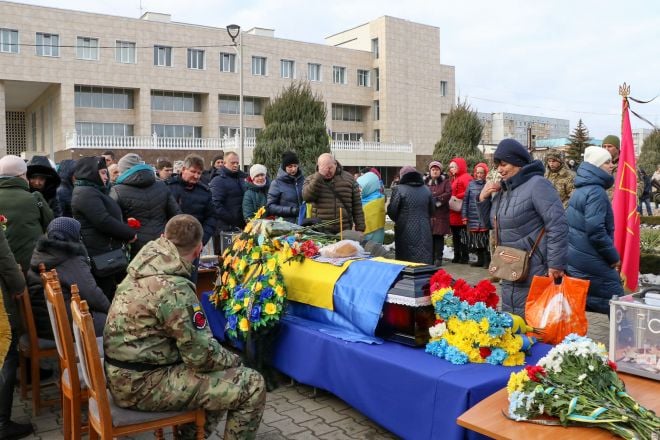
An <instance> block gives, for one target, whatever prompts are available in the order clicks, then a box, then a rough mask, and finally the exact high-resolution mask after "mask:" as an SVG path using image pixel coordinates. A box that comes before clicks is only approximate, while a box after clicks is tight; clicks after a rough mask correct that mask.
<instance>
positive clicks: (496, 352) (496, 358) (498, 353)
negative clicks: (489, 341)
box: [486, 348, 508, 365]
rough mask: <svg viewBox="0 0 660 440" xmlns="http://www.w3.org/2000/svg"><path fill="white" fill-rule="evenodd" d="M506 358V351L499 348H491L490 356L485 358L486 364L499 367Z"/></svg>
mask: <svg viewBox="0 0 660 440" xmlns="http://www.w3.org/2000/svg"><path fill="white" fill-rule="evenodd" d="M507 357H508V355H507V354H506V351H504V350H502V349H501V348H493V349H492V351H491V353H490V356H488V357H487V358H486V362H488V363H489V364H492V365H500V364H501V363H502V362H504V360H505V359H506V358H507Z"/></svg>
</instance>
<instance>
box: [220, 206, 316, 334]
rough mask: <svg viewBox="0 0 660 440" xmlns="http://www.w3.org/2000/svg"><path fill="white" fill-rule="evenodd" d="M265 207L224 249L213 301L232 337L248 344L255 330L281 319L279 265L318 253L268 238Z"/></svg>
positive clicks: (297, 243) (283, 292) (282, 299)
mask: <svg viewBox="0 0 660 440" xmlns="http://www.w3.org/2000/svg"><path fill="white" fill-rule="evenodd" d="M264 213H265V209H264V208H263V207H262V208H261V209H259V210H258V211H257V213H256V214H255V217H254V218H253V219H252V220H250V222H248V224H247V225H246V226H245V228H244V229H243V231H242V232H241V234H240V235H239V236H238V237H237V238H236V239H235V240H234V241H233V243H232V246H231V247H229V248H227V249H225V251H224V253H223V255H222V266H221V268H220V275H219V277H218V280H217V282H216V286H215V289H214V292H213V294H212V295H211V297H210V300H211V302H212V303H213V304H214V305H215V306H216V307H217V308H219V309H222V310H223V312H224V315H225V317H226V318H227V324H226V326H225V333H226V334H227V336H228V337H230V338H231V339H234V340H236V339H240V340H246V339H247V337H248V334H250V333H251V332H255V331H259V332H267V330H268V329H269V328H271V327H273V326H274V325H275V324H277V323H278V322H279V320H280V319H281V317H282V315H283V313H284V310H285V304H286V296H287V295H286V286H285V284H284V278H283V276H282V270H281V265H282V264H284V263H287V262H289V261H291V260H299V259H304V258H305V257H311V256H313V255H316V254H317V253H318V247H317V246H316V245H315V244H314V242H313V241H311V240H308V241H305V242H302V243H301V242H300V241H296V240H295V239H293V240H291V239H288V240H287V239H286V238H284V237H283V238H280V237H270V236H269V234H268V233H266V231H265V229H266V228H263V227H261V226H262V224H261V222H262V220H261V218H262V216H263V215H264Z"/></svg>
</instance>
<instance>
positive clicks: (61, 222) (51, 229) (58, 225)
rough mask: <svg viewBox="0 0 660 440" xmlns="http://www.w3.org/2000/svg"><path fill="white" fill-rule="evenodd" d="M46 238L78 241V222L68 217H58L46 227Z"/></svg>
mask: <svg viewBox="0 0 660 440" xmlns="http://www.w3.org/2000/svg"><path fill="white" fill-rule="evenodd" d="M46 234H47V235H48V238H51V239H53V240H60V241H73V242H79V241H80V222H79V221H78V220H76V219H73V218H69V217H58V218H56V219H55V220H53V221H52V222H50V224H49V225H48V229H47V230H46Z"/></svg>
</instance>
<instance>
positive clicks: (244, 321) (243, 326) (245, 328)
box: [238, 318, 250, 332]
mask: <svg viewBox="0 0 660 440" xmlns="http://www.w3.org/2000/svg"><path fill="white" fill-rule="evenodd" d="M238 328H239V329H240V330H241V331H242V332H246V331H248V330H249V329H250V323H249V321H248V320H247V318H242V319H241V321H240V322H239V323H238Z"/></svg>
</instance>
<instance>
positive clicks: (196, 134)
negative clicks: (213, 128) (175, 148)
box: [151, 124, 202, 139]
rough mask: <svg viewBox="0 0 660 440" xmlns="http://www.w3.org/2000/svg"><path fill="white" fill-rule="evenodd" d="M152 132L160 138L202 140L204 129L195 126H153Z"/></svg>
mask: <svg viewBox="0 0 660 440" xmlns="http://www.w3.org/2000/svg"><path fill="white" fill-rule="evenodd" d="M151 132H152V133H156V136H158V137H170V138H173V137H176V138H194V139H201V137H202V127H199V126H194V125H164V124H152V125H151Z"/></svg>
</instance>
